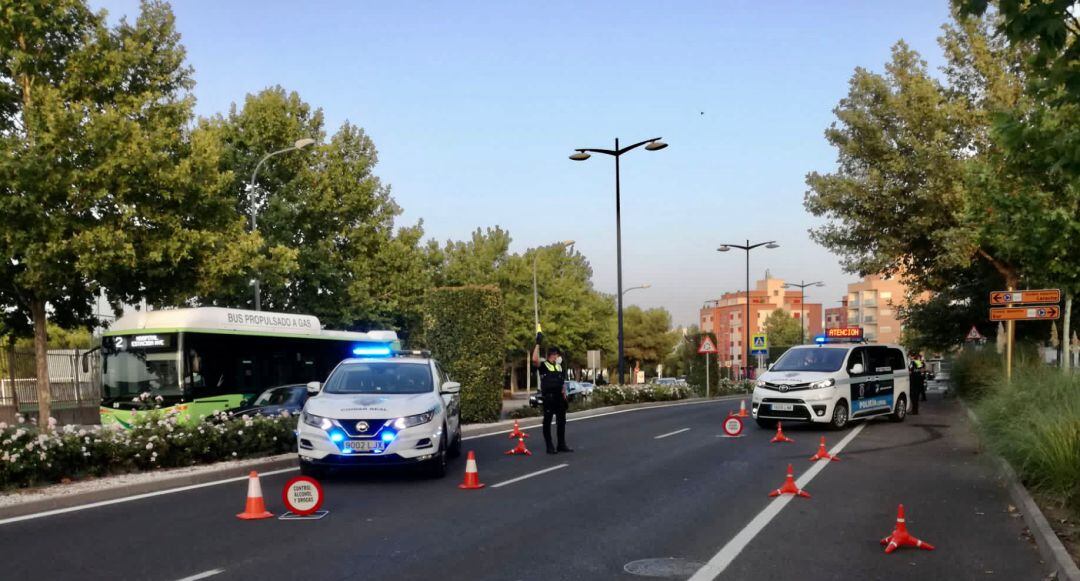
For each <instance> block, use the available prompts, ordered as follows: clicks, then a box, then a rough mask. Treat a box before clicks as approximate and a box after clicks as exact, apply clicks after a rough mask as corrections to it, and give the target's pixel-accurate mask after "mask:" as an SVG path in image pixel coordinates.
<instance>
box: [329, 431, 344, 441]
mask: <svg viewBox="0 0 1080 581" xmlns="http://www.w3.org/2000/svg"><path fill="white" fill-rule="evenodd" d="M344 439H345V434H342V433H341V432H330V441H331V442H335V443H336V442H341V441H342V440H344Z"/></svg>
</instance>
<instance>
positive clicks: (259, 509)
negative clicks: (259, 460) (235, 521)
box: [236, 470, 274, 520]
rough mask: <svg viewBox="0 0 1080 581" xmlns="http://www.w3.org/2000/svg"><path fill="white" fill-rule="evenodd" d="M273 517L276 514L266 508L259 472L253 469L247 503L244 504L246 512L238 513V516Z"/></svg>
mask: <svg viewBox="0 0 1080 581" xmlns="http://www.w3.org/2000/svg"><path fill="white" fill-rule="evenodd" d="M273 517H274V515H273V514H271V513H270V512H268V511H267V510H266V504H265V503H264V502H263V495H262V485H261V484H259V473H258V472H256V471H254V470H252V471H251V474H248V493H247V504H245V505H244V512H242V513H240V514H238V515H236V518H241V519H244V520H255V519H260V518H273Z"/></svg>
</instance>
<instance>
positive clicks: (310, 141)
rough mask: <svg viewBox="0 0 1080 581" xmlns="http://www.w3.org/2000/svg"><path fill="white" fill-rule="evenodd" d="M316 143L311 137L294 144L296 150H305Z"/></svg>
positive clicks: (298, 140)
mask: <svg viewBox="0 0 1080 581" xmlns="http://www.w3.org/2000/svg"><path fill="white" fill-rule="evenodd" d="M314 143H315V140H314V139H312V138H310V137H305V138H303V139H297V140H296V141H295V142H294V143H293V147H295V148H296V149H304V148H305V147H307V146H309V145H312V144H314Z"/></svg>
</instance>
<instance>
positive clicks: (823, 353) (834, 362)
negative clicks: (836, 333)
mask: <svg viewBox="0 0 1080 581" xmlns="http://www.w3.org/2000/svg"><path fill="white" fill-rule="evenodd" d="M847 352H848V350H847V349H838V348H835V347H833V348H829V347H800V348H797V349H791V350H789V351H788V352H787V353H784V355H783V357H781V358H780V360H779V361H777V362H776V365H773V366H772V368H771V369H770V370H769V371H821V372H827V371H836V370H838V369H840V366H841V365H843V364H844V356H845V355H847Z"/></svg>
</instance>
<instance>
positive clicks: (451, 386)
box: [439, 381, 461, 395]
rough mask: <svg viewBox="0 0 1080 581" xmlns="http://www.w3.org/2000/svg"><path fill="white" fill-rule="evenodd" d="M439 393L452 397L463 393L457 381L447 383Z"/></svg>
mask: <svg viewBox="0 0 1080 581" xmlns="http://www.w3.org/2000/svg"><path fill="white" fill-rule="evenodd" d="M439 392H440V393H445V394H450V395H453V394H455V393H461V384H460V383H458V382H456V381H447V382H446V383H444V384H442V389H441V390H439Z"/></svg>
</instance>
